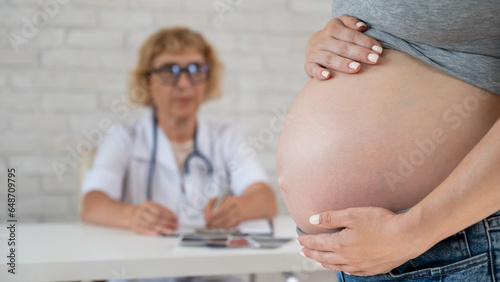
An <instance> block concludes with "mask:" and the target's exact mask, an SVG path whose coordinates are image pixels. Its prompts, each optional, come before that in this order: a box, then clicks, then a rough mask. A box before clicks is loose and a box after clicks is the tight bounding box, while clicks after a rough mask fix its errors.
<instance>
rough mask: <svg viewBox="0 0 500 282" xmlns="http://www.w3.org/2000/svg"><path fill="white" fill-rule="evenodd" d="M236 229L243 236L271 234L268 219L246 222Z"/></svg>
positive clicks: (271, 229) (271, 230)
mask: <svg viewBox="0 0 500 282" xmlns="http://www.w3.org/2000/svg"><path fill="white" fill-rule="evenodd" d="M238 229H239V230H240V232H241V233H243V234H269V235H271V234H272V233H273V228H272V227H271V222H270V220H269V219H255V220H247V221H244V222H242V223H241V224H240V225H238Z"/></svg>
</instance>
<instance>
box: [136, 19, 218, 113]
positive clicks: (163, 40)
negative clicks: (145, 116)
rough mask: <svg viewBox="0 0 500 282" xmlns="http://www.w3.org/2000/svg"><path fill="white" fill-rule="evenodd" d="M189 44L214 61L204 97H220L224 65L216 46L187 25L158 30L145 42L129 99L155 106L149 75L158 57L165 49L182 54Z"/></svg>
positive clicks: (143, 104) (138, 103) (209, 60)
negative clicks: (185, 26) (186, 26)
mask: <svg viewBox="0 0 500 282" xmlns="http://www.w3.org/2000/svg"><path fill="white" fill-rule="evenodd" d="M188 47H191V48H193V47H194V48H195V49H196V50H197V51H199V52H200V53H201V54H202V55H203V57H204V58H205V60H206V62H207V64H209V65H210V71H209V74H208V80H207V93H206V95H205V98H204V101H208V100H212V99H216V98H218V97H220V96H221V84H222V70H223V65H222V62H221V61H220V60H219V57H218V56H217V53H216V52H215V49H214V48H213V47H212V45H211V44H210V43H209V42H208V41H207V40H206V39H205V38H204V37H203V36H202V35H201V34H200V33H198V32H195V31H193V30H190V29H188V28H184V27H174V28H164V29H160V30H158V31H157V32H155V33H153V34H152V35H150V36H149V38H148V39H146V41H145V42H144V43H143V44H142V46H141V49H140V51H139V58H138V61H137V64H136V67H135V69H134V70H133V71H132V73H131V76H130V80H129V88H128V93H127V98H128V100H129V101H130V102H131V103H132V104H135V105H140V106H145V107H150V106H152V105H153V99H152V97H151V93H150V91H149V85H148V76H149V70H150V69H151V64H152V62H153V60H154V58H155V57H156V56H158V55H160V54H161V53H163V52H168V53H171V54H179V53H181V52H182V51H183V50H185V49H186V48H188Z"/></svg>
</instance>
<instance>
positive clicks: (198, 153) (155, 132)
mask: <svg viewBox="0 0 500 282" xmlns="http://www.w3.org/2000/svg"><path fill="white" fill-rule="evenodd" d="M197 135H198V127H197V126H196V127H195V130H194V146H193V147H194V148H193V151H192V152H191V153H189V155H188V156H187V157H186V160H185V161H184V165H183V172H182V173H183V184H182V185H183V187H184V184H185V182H186V181H185V179H186V178H187V176H188V175H189V162H190V161H191V160H192V159H194V158H196V157H198V158H200V159H201V160H202V161H203V163H204V164H205V166H206V169H207V174H208V176H211V175H212V174H213V171H214V169H213V166H212V163H211V162H210V161H209V160H208V158H207V157H206V156H205V155H203V153H202V152H201V151H200V150H199V149H198V142H197V141H198V140H197ZM157 143H158V118H157V117H156V111H153V146H152V148H151V158H150V161H149V173H148V184H147V200H149V201H151V200H152V199H153V189H152V186H153V177H154V174H155V168H156V148H157V147H158V145H157Z"/></svg>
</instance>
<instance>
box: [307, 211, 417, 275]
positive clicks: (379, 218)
mask: <svg viewBox="0 0 500 282" xmlns="http://www.w3.org/2000/svg"><path fill="white" fill-rule="evenodd" d="M310 222H311V223H312V224H315V225H318V226H320V227H323V228H328V229H333V228H343V229H342V230H341V231H339V232H337V233H331V234H330V233H325V234H317V235H302V236H300V237H298V241H299V243H300V244H301V245H302V246H303V247H304V248H303V249H302V252H303V254H304V255H305V256H306V257H308V258H311V259H314V260H316V261H318V262H319V263H321V265H322V266H323V267H326V268H329V269H332V270H340V271H344V272H347V273H348V274H352V275H357V276H367V275H376V274H381V273H387V272H389V271H390V270H392V269H394V268H395V267H398V266H400V265H402V264H403V263H405V262H406V261H408V260H409V259H412V258H415V257H417V256H418V255H420V254H422V253H423V252H425V251H426V247H424V248H422V247H419V246H418V245H419V243H418V242H419V240H415V239H416V238H417V235H416V233H417V232H415V230H412V228H410V227H409V226H408V224H407V223H406V222H407V221H406V218H405V214H394V213H393V212H391V211H389V210H386V209H383V208H376V207H363V208H350V209H345V210H340V211H328V212H323V213H321V214H319V217H318V215H315V216H312V217H311V218H310ZM420 241H422V240H420Z"/></svg>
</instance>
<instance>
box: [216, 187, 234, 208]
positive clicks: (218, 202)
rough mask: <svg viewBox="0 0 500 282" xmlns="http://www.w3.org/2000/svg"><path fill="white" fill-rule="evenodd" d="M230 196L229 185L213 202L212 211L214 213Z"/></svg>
mask: <svg viewBox="0 0 500 282" xmlns="http://www.w3.org/2000/svg"><path fill="white" fill-rule="evenodd" d="M230 194H231V189H230V188H229V185H228V187H227V188H226V189H224V191H223V192H222V193H221V194H220V195H219V196H218V197H217V200H215V203H214V205H213V206H212V211H214V212H215V211H216V210H217V208H219V206H220V205H221V204H222V202H224V200H225V199H226V198H227V197H228V196H229V195H230Z"/></svg>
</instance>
